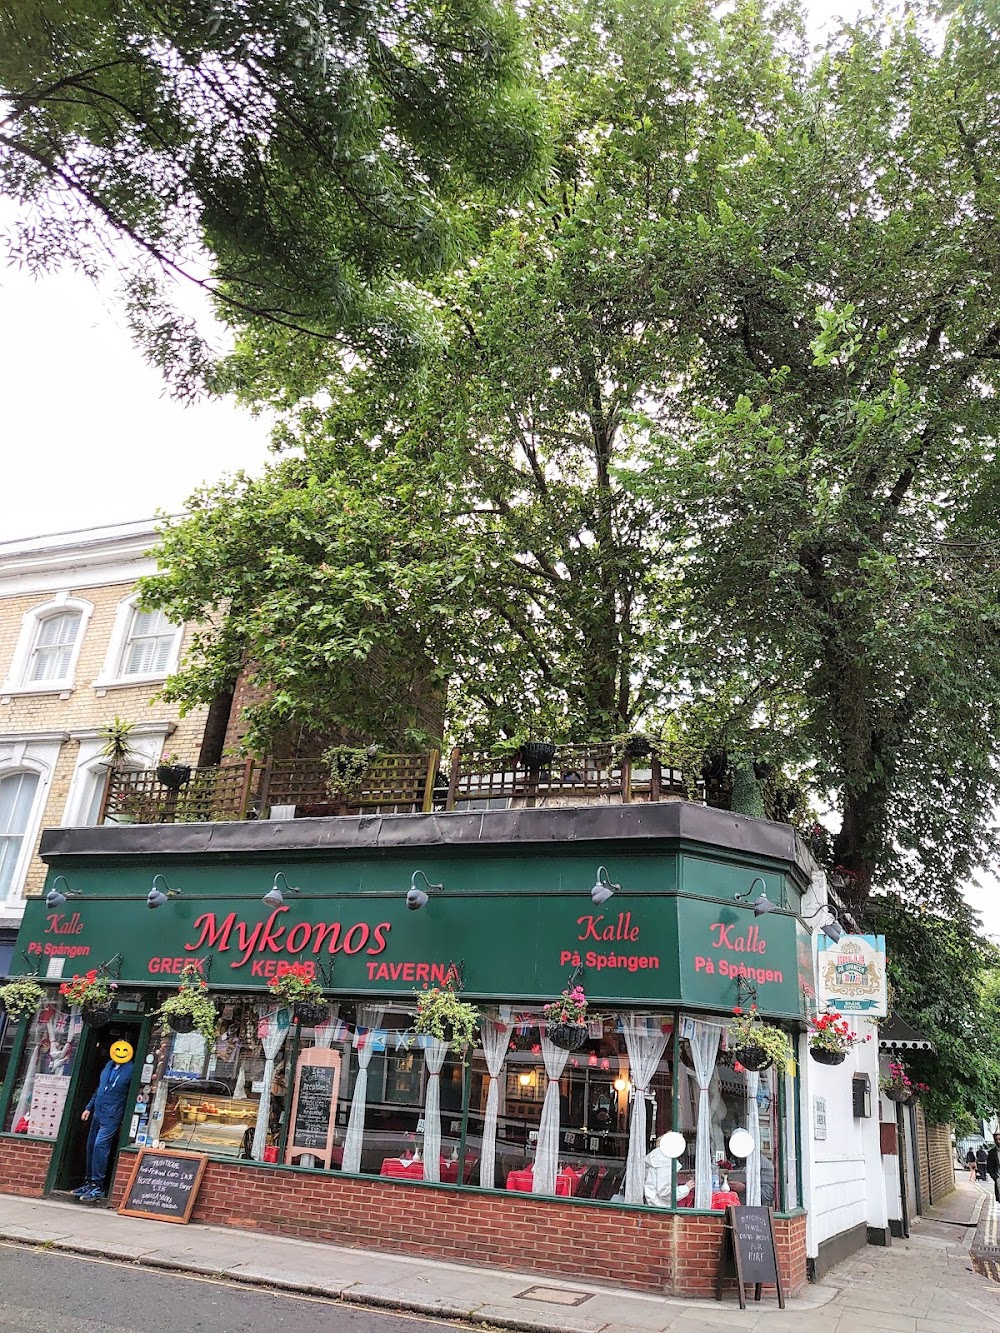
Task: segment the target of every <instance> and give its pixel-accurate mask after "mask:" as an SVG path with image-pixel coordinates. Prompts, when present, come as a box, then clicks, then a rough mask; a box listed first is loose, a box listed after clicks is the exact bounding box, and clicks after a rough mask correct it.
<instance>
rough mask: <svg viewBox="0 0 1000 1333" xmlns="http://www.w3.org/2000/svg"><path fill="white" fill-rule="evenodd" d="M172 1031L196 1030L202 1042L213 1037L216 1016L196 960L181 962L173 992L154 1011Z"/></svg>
mask: <svg viewBox="0 0 1000 1333" xmlns="http://www.w3.org/2000/svg"><path fill="white" fill-rule="evenodd" d="M156 1012H157V1013H158V1014H159V1015H160V1017H161V1018H164V1019H166V1021H167V1025H168V1026H169V1027H170V1028H171V1030H172V1031H174V1032H200V1033H201V1035H202V1037H203V1038H204V1039H205V1041H206V1042H208V1043H212V1042H213V1041H214V1040H215V1029H216V1026H217V1025H218V1021H219V1016H218V1014H217V1013H216V1011H215V1004H214V1002H213V1001H212V999H211V998H210V996H209V994H208V982H207V981H206V980H205V978H204V977H203V976H202V974H201V971H200V969H199V968H198V965H197V963H195V962H193V961H189V962H187V963H185V965H184V970H183V972H182V973H181V979H180V985H179V987H178V990H177V993H176V995H171V996H169V997H168V998H167V999H166V1000H164V1001H163V1003H162V1004H161V1005H160V1007H159V1009H157V1011H156Z"/></svg>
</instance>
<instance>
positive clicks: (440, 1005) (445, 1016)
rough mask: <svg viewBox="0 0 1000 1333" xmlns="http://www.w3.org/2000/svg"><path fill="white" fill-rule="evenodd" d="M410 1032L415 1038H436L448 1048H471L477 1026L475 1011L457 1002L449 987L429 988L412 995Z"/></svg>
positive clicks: (456, 997) (462, 1002)
mask: <svg viewBox="0 0 1000 1333" xmlns="http://www.w3.org/2000/svg"><path fill="white" fill-rule="evenodd" d="M416 995H417V1012H416V1014H415V1015H414V1018H413V1030H414V1032H415V1033H416V1034H417V1036H418V1037H437V1039H438V1040H439V1041H446V1042H447V1043H448V1045H449V1046H454V1047H466V1046H471V1045H472V1043H473V1041H474V1040H475V1036H476V1029H477V1028H478V1027H479V1010H478V1009H477V1008H476V1006H475V1005H474V1004H467V1003H466V1002H465V1001H464V1000H460V999H459V998H458V995H457V994H456V992H455V990H454V989H453V988H452V987H451V986H432V987H431V988H430V989H429V990H421V991H417V992H416Z"/></svg>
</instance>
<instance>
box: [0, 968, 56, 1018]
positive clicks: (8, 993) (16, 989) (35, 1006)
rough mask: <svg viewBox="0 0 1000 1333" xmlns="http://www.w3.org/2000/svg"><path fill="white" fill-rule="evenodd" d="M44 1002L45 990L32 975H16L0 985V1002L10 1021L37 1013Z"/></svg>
mask: <svg viewBox="0 0 1000 1333" xmlns="http://www.w3.org/2000/svg"><path fill="white" fill-rule="evenodd" d="M44 1002H45V992H44V991H43V990H42V988H41V986H39V984H38V982H37V981H36V980H35V978H34V977H16V978H15V979H14V980H13V981H8V982H7V984H6V986H0V1004H2V1005H3V1007H4V1009H5V1010H6V1011H7V1016H8V1017H9V1018H10V1021H11V1022H12V1023H16V1022H17V1021H18V1019H20V1018H30V1017H33V1016H34V1015H35V1014H37V1013H38V1011H39V1009H41V1007H42V1005H43V1004H44Z"/></svg>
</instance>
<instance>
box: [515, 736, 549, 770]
mask: <svg viewBox="0 0 1000 1333" xmlns="http://www.w3.org/2000/svg"><path fill="white" fill-rule="evenodd" d="M555 753H556V747H555V746H554V745H550V744H549V742H548V741H525V742H524V744H523V745H522V746H521V748H520V749H519V750H518V752H517V757H518V758H519V759H520V761H521V763H522V764H523V765H524V766H525V768H527V769H528V770H529V771H531V772H537V771H538V770H539V769H540V768H544V767H545V766H546V764H551V763H552V760H553V759H554V758H555Z"/></svg>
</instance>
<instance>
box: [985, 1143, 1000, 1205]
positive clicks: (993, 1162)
mask: <svg viewBox="0 0 1000 1333" xmlns="http://www.w3.org/2000/svg"><path fill="white" fill-rule="evenodd" d="M986 1174H987V1175H988V1176H989V1177H990V1179H991V1180H992V1181H993V1197H994V1198H995V1199H996V1201H997V1203H1000V1132H997V1133H996V1134H994V1135H993V1146H992V1147H991V1148H990V1150H989V1152H988V1153H987V1154H986Z"/></svg>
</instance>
